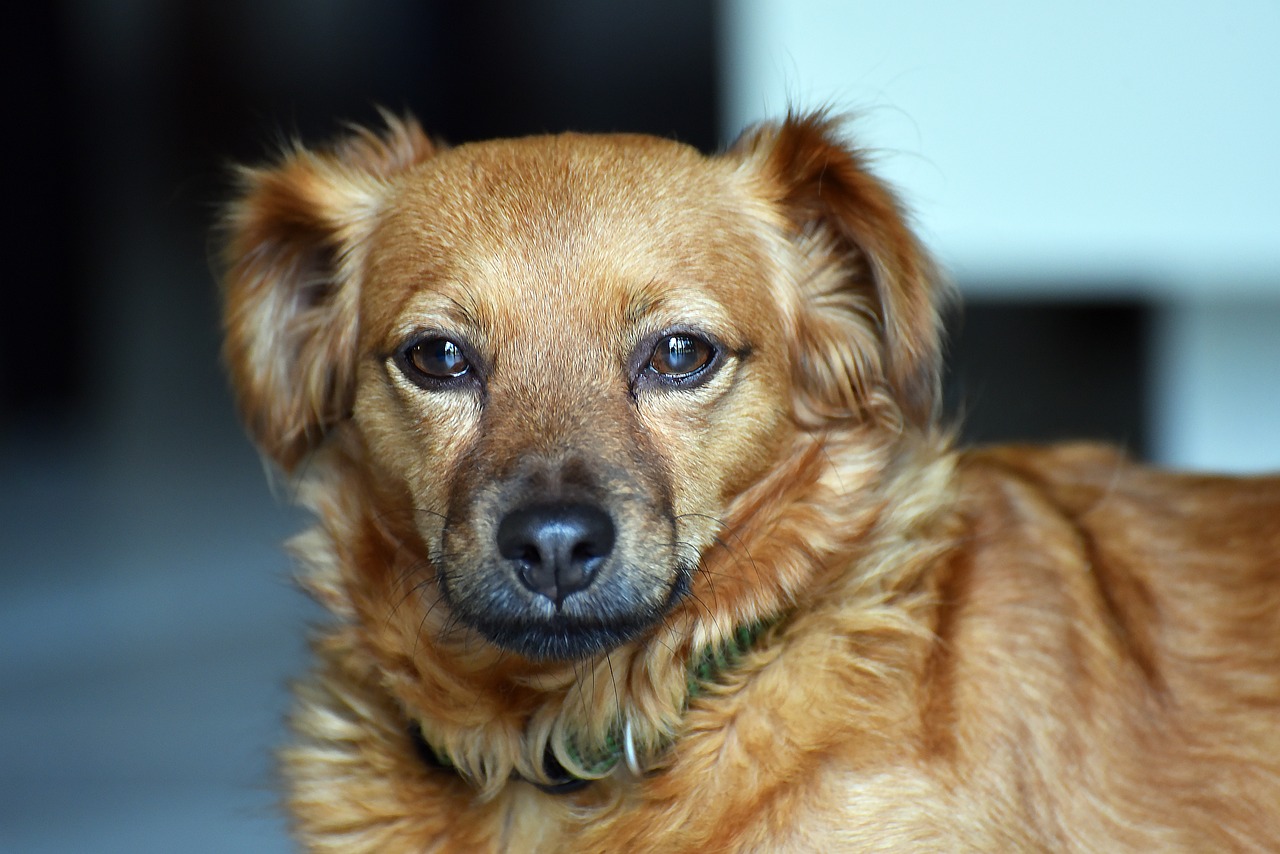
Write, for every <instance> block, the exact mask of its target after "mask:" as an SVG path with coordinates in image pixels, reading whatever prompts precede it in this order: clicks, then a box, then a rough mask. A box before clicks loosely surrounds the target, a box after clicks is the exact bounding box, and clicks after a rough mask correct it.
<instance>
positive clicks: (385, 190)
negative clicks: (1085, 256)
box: [227, 117, 1280, 852]
mask: <svg viewBox="0 0 1280 854" xmlns="http://www.w3.org/2000/svg"><path fill="white" fill-rule="evenodd" d="M229 223H230V228H231V240H230V243H229V247H230V248H229V252H228V260H229V272H228V276H227V305H228V312H227V332H228V344H227V356H228V361H229V364H230V367H231V369H232V374H233V379H234V382H235V385H236V389H237V392H238V394H239V397H240V401H241V406H242V409H243V411H244V413H245V416H246V420H247V422H248V424H249V425H250V429H251V430H252V432H253V433H254V435H255V438H256V439H257V440H258V442H259V443H260V445H261V446H262V447H263V449H264V450H265V451H266V452H267V453H268V454H269V455H270V456H271V457H272V458H274V459H275V460H276V462H277V463H279V465H280V466H281V467H282V468H283V469H284V470H285V471H286V472H288V473H291V474H295V475H300V486H299V489H300V494H301V496H302V498H303V500H304V502H305V503H306V504H308V506H310V507H311V508H312V509H313V510H314V511H315V512H316V514H317V515H318V517H319V519H320V525H319V527H318V528H317V529H316V530H314V531H312V532H310V533H308V534H305V535H303V536H302V537H300V538H299V540H298V541H297V543H296V551H297V553H298V555H299V557H300V559H301V561H302V562H303V564H304V566H305V573H304V576H303V580H304V583H305V584H306V585H307V586H308V588H309V589H310V590H311V591H312V592H313V593H314V594H315V595H316V596H317V597H318V598H319V599H320V601H322V602H323V603H324V604H326V605H327V606H328V607H329V608H330V609H331V610H332V611H333V612H334V613H335V614H336V616H337V618H338V619H337V622H336V623H335V625H334V626H333V627H331V628H329V629H328V630H326V633H325V634H324V635H323V636H322V637H320V638H319V639H318V640H317V642H316V648H317V651H318V653H319V656H320V659H321V665H320V668H319V671H318V674H317V676H316V677H315V678H313V679H312V680H310V681H308V682H307V683H306V684H304V685H302V686H301V687H300V689H299V693H300V707H299V710H298V712H297V714H296V717H295V726H296V729H297V731H298V733H299V742H298V743H297V744H296V745H295V746H293V747H291V748H290V749H289V750H288V751H286V754H285V759H284V763H285V768H286V771H287V774H288V777H289V780H290V782H291V786H292V788H291V794H290V798H289V806H290V809H291V812H292V814H293V816H294V818H295V822H296V828H297V832H298V834H299V836H300V838H301V839H302V840H303V841H305V842H306V843H307V844H308V845H310V846H311V847H312V848H314V849H316V850H329V851H344V852H347V851H384V852H394V851H437V850H438V851H485V850H493V851H502V850H514V851H521V850H530V851H615V850H616V851H634V852H641V851H715V850H725V851H737V850H753V851H771V850H800V851H809V850H891V849H892V850H899V849H900V850H912V851H915V850H962V849H966V848H971V849H981V850H1025V849H1078V850H1116V849H1117V848H1129V849H1133V850H1156V849H1160V850H1169V849H1179V848H1182V849H1187V850H1230V849H1240V850H1254V849H1267V848H1271V849H1275V848H1277V847H1280V480H1276V479H1270V480H1268V479H1256V480H1229V479H1215V478H1194V477H1186V476H1175V475H1169V474H1163V473H1157V472H1153V471H1150V470H1147V469H1144V468H1141V467H1138V466H1135V465H1133V464H1131V463H1129V462H1127V461H1125V460H1124V459H1123V458H1122V457H1121V456H1119V455H1118V454H1115V453H1113V452H1111V451H1108V450H1105V449H1101V448H1093V447H1086V446H1071V447H1063V448H1058V449H1047V450H1036V449H1029V448H1028V449H1021V448H1009V449H996V450H989V451H976V452H964V453H959V452H955V451H953V450H952V449H951V448H950V447H949V443H948V442H947V440H946V438H945V435H944V434H943V433H942V432H941V431H940V430H939V429H938V428H937V426H936V423H935V421H936V416H935V407H936V401H937V376H938V371H939V359H940V355H939V353H940V343H939V342H940V338H939V327H938V303H939V301H940V299H941V294H940V289H939V287H938V285H937V284H936V281H935V278H934V275H933V271H932V268H931V267H930V265H929V263H928V260H927V258H926V257H925V255H924V254H923V252H922V251H921V250H920V248H919V247H918V245H917V243H916V241H915V239H914V237H913V236H912V235H911V233H910V231H909V230H908V229H907V227H906V226H905V224H904V222H903V219H902V216H901V214H900V212H899V210H898V207H897V205H896V203H895V202H894V200H893V198H892V196H891V195H890V194H889V193H888V192H887V191H886V190H885V189H884V188H883V187H882V186H881V185H880V184H878V183H877V182H876V181H875V180H874V179H872V178H871V177H870V176H869V175H868V174H867V173H866V172H865V171H864V170H863V169H862V167H861V164H860V161H859V159H858V157H857V156H856V155H855V154H853V153H851V152H850V151H849V150H847V149H846V148H845V147H843V146H842V145H841V144H840V143H839V142H838V141H837V140H836V139H835V136H834V128H833V126H832V125H831V123H830V122H827V121H825V120H823V119H821V118H820V117H809V118H799V119H789V120H788V121H786V122H785V123H782V124H780V125H776V126H765V127H762V128H760V129H758V130H756V131H754V132H753V133H751V134H749V135H748V136H747V137H745V138H744V140H743V141H741V142H740V143H739V144H738V145H737V146H735V148H734V149H733V150H731V151H730V152H728V153H726V154H725V155H722V156H719V157H714V158H705V157H703V156H701V155H699V154H697V153H696V152H693V151H691V150H689V149H687V148H684V147H682V146H678V145H676V144H674V143H669V142H665V141H661V140H653V139H648V138H643V137H576V136H562V137H543V138H534V139H528V140H516V141H499V142H492V143H484V144H478V145H472V146H463V147H461V148H458V149H452V150H441V149H439V148H438V147H437V146H435V145H434V144H432V143H431V142H429V141H428V140H427V139H426V138H425V137H424V136H423V135H422V134H421V132H420V131H419V130H418V129H417V127H416V125H413V124H412V123H408V122H400V121H395V120H393V121H391V122H390V127H389V130H388V132H387V133H386V134H385V135H384V136H381V137H378V136H375V135H373V134H369V133H361V134H357V135H356V136H354V137H353V138H351V139H349V140H347V141H346V142H344V143H343V144H342V145H341V146H339V147H338V148H336V149H335V150H333V151H330V152H327V153H320V154H317V153H311V152H307V151H303V150H297V151H294V152H292V153H290V154H288V155H287V156H286V157H285V158H284V159H283V161H282V162H281V163H280V164H279V165H277V166H275V167H272V168H270V169H265V170H257V171H250V172H246V174H245V188H244V195H243V197H242V198H241V199H240V200H239V201H238V202H237V203H236V205H235V206H234V207H233V209H232V211H231V216H230V218H229Z"/></svg>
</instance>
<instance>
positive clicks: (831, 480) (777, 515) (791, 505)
mask: <svg viewBox="0 0 1280 854" xmlns="http://www.w3.org/2000/svg"><path fill="white" fill-rule="evenodd" d="M853 450H854V451H856V452H857V453H853V452H847V451H845V450H844V449H842V448H840V447H838V446H835V445H833V444H832V443H830V442H813V443H812V444H810V445H809V446H808V447H804V448H801V449H799V450H798V451H797V452H796V453H795V454H792V455H790V456H789V457H788V459H789V460H791V462H790V464H789V466H788V467H787V469H786V470H785V471H780V472H776V473H775V475H776V476H772V477H770V478H767V479H765V480H763V481H761V482H759V483H757V485H756V486H755V487H753V489H752V490H751V491H749V492H748V493H745V494H744V495H743V496H740V497H739V499H738V500H737V501H736V502H735V505H734V507H733V508H731V512H730V513H729V514H726V527H727V528H728V533H727V534H726V535H725V536H724V537H723V538H722V539H723V540H724V542H725V543H726V544H727V545H724V546H720V547H718V548H716V549H712V550H711V551H709V552H708V553H707V554H705V555H704V556H703V561H702V564H701V566H700V569H701V570H704V572H703V573H702V574H703V575H704V576H705V578H706V579H707V580H708V582H710V580H711V579H714V582H715V587H714V589H712V590H704V591H701V592H699V591H696V590H695V595H694V596H692V597H689V598H688V599H686V600H685V601H684V602H683V603H682V604H681V605H680V606H679V608H678V609H677V610H676V611H673V612H672V613H671V614H669V615H668V617H667V619H666V620H665V622H664V623H663V625H662V626H660V627H658V629H657V633H656V634H655V636H654V637H653V638H651V639H649V641H648V642H643V643H640V642H638V643H633V644H630V645H627V646H624V647H621V648H619V649H616V650H613V651H611V652H609V653H608V654H605V655H601V656H600V657H599V658H598V659H596V660H594V661H591V662H578V663H576V664H551V665H548V664H546V663H538V662H530V661H526V660H522V659H520V658H519V657H518V656H512V655H510V654H508V653H504V652H502V651H501V650H498V649H496V648H495V647H492V646H491V645H489V644H487V643H484V642H483V641H482V640H481V639H480V638H479V637H478V636H477V635H471V634H468V632H469V630H467V629H466V628H465V627H461V626H459V625H458V624H457V623H456V621H451V619H450V618H449V616H448V614H447V609H445V608H431V609H428V612H427V614H426V616H425V617H424V616H423V613H422V611H421V610H420V609H414V608H410V607H404V608H399V609H395V610H393V611H392V612H391V613H388V611H387V608H386V602H388V601H398V600H399V599H401V598H405V597H408V596H411V595H415V592H416V590H417V589H418V588H415V587H414V579H415V578H421V576H422V566H423V556H422V555H420V554H418V553H416V552H415V551H414V550H413V549H412V548H409V547H406V545H405V539H404V537H405V535H404V534H402V533H401V532H397V531H396V530H394V529H391V528H390V527H389V525H390V524H391V520H392V519H393V518H394V517H393V516H391V515H389V514H386V513H378V512H371V511H376V509H377V505H376V504H372V503H370V502H369V501H368V500H367V499H368V493H367V492H365V493H363V495H362V494H361V490H359V489H347V490H342V489H334V488H333V484H332V483H330V484H329V485H328V487H327V488H324V489H321V490H318V494H319V495H320V497H322V498H323V499H324V500H323V502H316V503H314V504H313V505H312V507H313V509H314V510H316V511H317V513H318V515H319V516H320V518H321V520H322V527H321V529H319V530H316V531H313V532H311V533H309V534H306V535H303V537H302V538H300V540H299V542H298V543H297V544H296V547H295V549H296V551H298V552H299V554H300V556H301V557H302V558H303V559H304V561H305V563H306V564H307V565H308V566H307V572H306V573H305V575H304V576H303V581H304V584H305V585H306V586H307V587H308V588H309V589H310V590H311V592H312V593H313V594H314V595H315V596H316V597H317V598H318V599H319V600H320V601H322V602H323V603H324V604H326V605H327V606H328V607H330V608H331V609H332V610H333V611H334V612H335V613H336V614H337V616H338V617H339V620H340V621H341V623H342V624H344V625H345V627H346V629H345V630H344V631H343V632H342V634H343V635H344V636H345V637H346V638H348V639H349V641H344V645H346V647H347V648H348V649H349V650H350V657H347V661H348V662H349V663H350V666H351V667H352V668H353V669H354V670H356V671H358V672H357V673H353V676H354V677H355V678H358V679H360V680H361V681H363V682H365V683H366V684H367V685H368V687H369V689H370V690H371V691H374V692H376V693H378V694H381V695H383V696H385V697H386V698H387V701H388V703H389V707H388V709H389V712H390V714H391V716H392V717H397V718H398V719H399V720H400V722H401V723H400V725H399V731H400V732H401V733H402V735H401V743H402V745H403V746H402V752H403V754H404V755H405V756H406V757H407V758H408V759H409V760H412V757H413V743H412V740H411V738H410V737H409V735H408V734H406V730H407V728H408V727H409V725H410V722H411V721H416V722H417V723H418V724H419V725H420V727H421V734H422V744H423V745H429V746H430V747H429V751H428V752H429V753H430V754H431V755H433V756H438V757H440V758H442V759H444V758H447V761H448V763H449V764H451V765H452V766H454V767H455V768H456V770H457V772H458V773H459V774H461V775H462V776H464V777H466V778H467V779H469V780H471V781H472V782H473V783H474V784H475V785H476V786H477V788H478V789H479V790H480V792H481V795H482V797H486V798H489V797H494V796H496V795H497V793H498V792H499V791H500V790H501V789H502V787H504V786H505V785H506V784H507V781H509V780H510V779H512V777H519V778H522V779H525V780H529V781H531V782H535V783H539V784H543V785H553V784H556V783H558V782H565V781H567V780H571V779H594V778H599V777H603V776H608V775H610V774H612V773H613V772H615V771H620V769H624V768H626V767H627V764H628V763H627V762H626V755H627V752H628V749H627V748H628V744H629V745H630V749H631V753H632V754H633V756H634V757H635V761H634V765H635V767H636V768H638V769H640V770H641V771H646V770H650V769H651V768H654V767H661V766H662V764H663V763H664V761H665V759H666V757H668V756H670V755H672V754H673V753H674V752H675V751H672V750H670V749H669V748H670V747H671V744H672V742H673V740H674V739H675V737H676V734H677V733H679V732H681V731H682V729H683V728H684V727H683V721H684V718H685V711H686V709H687V708H689V706H690V703H691V698H693V702H695V703H702V702H714V700H715V698H716V697H718V696H720V695H721V694H724V693H727V692H730V691H733V690H735V688H736V686H740V685H742V684H745V683H746V682H747V681H748V680H750V679H751V678H752V677H753V675H754V674H755V673H756V672H757V671H759V670H761V669H763V668H764V667H766V666H768V664H769V663H770V662H771V661H772V660H773V658H774V657H776V656H777V655H779V654H780V653H779V652H778V650H779V649H781V648H782V647H784V644H783V643H780V642H779V643H771V642H768V640H769V639H768V635H769V632H765V635H764V636H758V635H757V633H756V632H755V631H753V630H751V629H745V630H744V629H743V627H750V626H756V625H759V624H772V623H773V622H774V621H776V620H778V619H779V617H780V616H781V615H783V614H785V613H787V612H788V611H789V610H790V609H792V608H793V607H795V605H796V603H804V602H809V603H810V605H812V604H813V602H820V601H821V600H822V598H823V597H824V596H831V595H833V594H835V593H837V592H838V595H848V592H847V591H837V589H836V588H835V587H833V586H832V585H833V584H834V583H836V582H835V580H836V579H839V578H841V577H845V576H847V575H848V574H849V572H848V570H849V567H848V566H847V563H848V561H849V560H854V561H856V562H858V563H859V564H860V566H859V568H858V570H857V573H856V576H857V579H858V582H857V583H858V590H857V591H855V593H854V595H858V596H879V595H881V594H882V593H883V592H884V591H887V590H889V589H890V588H897V587H900V586H901V585H902V584H905V583H909V582H908V581H905V580H903V579H898V578H896V577H894V578H889V577H888V576H887V575H884V573H886V572H888V571H889V570H890V569H892V568H893V567H895V566H899V565H901V562H900V561H890V560H885V559H884V554H879V553H880V552H885V550H886V549H890V548H902V546H901V545H893V544H888V543H879V540H880V539H882V538H883V536H884V535H883V534H882V533H879V532H883V531H894V532H897V533H896V534H894V536H897V537H899V538H900V537H901V536H902V535H903V534H902V532H909V531H910V529H911V528H913V527H916V526H918V525H920V524H924V522H923V521H921V520H924V519H926V518H928V517H930V516H931V515H933V514H934V512H935V511H936V510H937V507H936V506H929V507H925V506H914V505H895V504H894V503H892V502H886V501H885V500H884V498H883V496H882V495H881V494H880V492H879V490H878V489H877V488H873V487H872V485H874V484H879V485H880V486H881V487H883V486H884V484H886V483H887V484H889V487H888V488H891V487H892V481H894V480H896V479H899V478H906V479H920V478H936V477H944V478H945V477H946V476H947V475H948V473H949V470H950V463H949V462H947V461H946V460H945V459H943V458H941V457H935V458H934V459H933V461H932V462H930V461H929V460H920V461H916V462H913V461H905V462H904V461H903V460H900V459H899V460H894V455H893V453H892V451H891V450H890V449H888V448H880V449H876V448H870V449H868V448H867V446H866V445H865V444H863V445H856V446H855V447H854V448H853ZM939 466H940V467H941V468H939ZM361 471H362V468H361V467H359V466H356V467H353V469H347V470H346V472H345V474H346V475H349V476H351V480H353V481H355V480H357V479H358V477H359V475H360V472H361ZM343 475H344V473H343V472H342V471H334V472H333V476H335V477H341V478H342V479H343V480H346V479H347V478H346V477H344V476H343ZM302 497H303V500H304V503H309V504H310V503H311V502H308V501H306V499H307V496H306V495H305V494H304V495H303V496H302ZM886 508H889V509H888V510H886ZM886 513H892V514H893V515H894V516H895V517H898V516H902V515H903V514H906V515H907V516H910V517H912V518H895V519H892V520H889V519H886V518H885V514H886ZM793 529H794V530H793ZM748 530H749V531H751V532H752V536H751V538H750V539H749V540H748V539H747V538H745V537H742V536H739V533H738V532H739V531H742V532H745V531H748ZM878 543H879V544H878ZM885 553H886V554H887V552H885ZM837 555H842V556H843V557H840V558H837V557H836V556H837ZM849 555H853V557H852V558H851V557H849ZM744 557H745V558H746V560H744ZM837 560H838V561H839V562H840V563H839V565H837V563H836V561H837ZM744 565H747V566H751V567H754V568H755V569H754V571H749V572H744V571H743V566H744ZM759 567H767V568H768V571H767V572H761V571H760V570H759ZM894 572H897V570H894ZM357 573H359V575H357ZM419 583H421V582H419ZM877 591H879V592H877ZM708 602H714V604H715V605H716V610H715V611H714V612H713V611H711V610H709V609H708V605H707V603H708ZM743 631H745V632H746V635H748V636H749V637H748V638H747V640H749V641H750V642H749V643H739V642H738V641H736V640H735V634H736V633H738V632H743ZM762 641H764V642H763V643H762ZM709 650H710V651H711V652H710V654H709V655H708V651H709ZM717 650H719V651H720V653H719V656H718V655H717V652H716V651H717ZM344 657H345V656H344ZM691 673H692V674H693V675H694V677H693V678H694V683H693V687H691V682H690V674H691ZM705 677H709V678H705ZM708 686H712V690H711V691H710V692H709V693H711V694H713V695H714V696H710V697H707V698H705V699H698V694H699V692H700V691H704V690H707V687H708ZM628 725H630V726H628ZM628 731H630V737H629V738H628ZM548 757H550V758H551V759H552V760H554V761H551V762H549V761H548ZM561 769H562V770H563V771H564V772H565V773H564V774H561V773H560V770H561ZM633 770H634V769H633ZM549 771H550V772H551V773H549Z"/></svg>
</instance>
